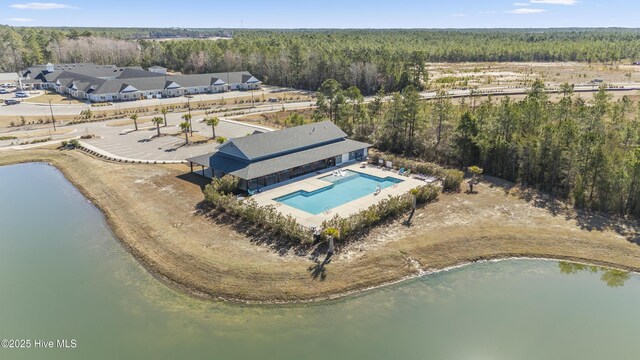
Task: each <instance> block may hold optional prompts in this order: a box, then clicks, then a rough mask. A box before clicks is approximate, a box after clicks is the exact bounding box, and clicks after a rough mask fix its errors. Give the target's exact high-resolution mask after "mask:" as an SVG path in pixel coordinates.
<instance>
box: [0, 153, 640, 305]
mask: <svg viewBox="0 0 640 360" xmlns="http://www.w3.org/2000/svg"><path fill="white" fill-rule="evenodd" d="M28 161H44V162H49V163H52V164H53V165H55V166H56V167H58V168H59V169H61V170H62V172H63V173H64V174H65V176H66V177H67V178H68V179H69V180H70V181H71V182H73V183H74V184H75V185H76V186H77V187H78V188H79V189H80V190H81V191H82V192H83V194H85V196H87V197H88V198H89V199H90V200H91V201H92V202H93V203H95V204H96V205H97V206H99V207H100V209H102V211H103V213H104V214H105V217H106V219H107V221H108V223H109V225H110V227H111V229H112V230H113V232H114V234H115V235H116V236H117V237H118V238H119V239H120V241H121V243H122V244H123V246H125V247H126V248H127V249H129V250H130V252H131V253H132V254H133V255H134V256H135V257H136V258H137V259H138V260H139V261H140V262H141V263H142V264H143V265H144V266H145V267H146V268H147V269H148V270H149V271H151V272H152V273H153V274H155V275H157V277H158V278H159V279H161V280H163V281H165V282H166V283H169V284H171V285H173V286H175V287H178V288H180V289H182V290H185V291H188V292H189V293H191V294H194V295H197V296H202V297H207V298H221V299H230V300H239V301H252V302H260V301H264V302H276V301H302V300H312V299H326V298H331V297H336V296H339V295H345V294H348V293H352V292H357V291H360V290H364V289H368V288H371V287H375V286H380V285H382V284H386V283H390V282H395V281H398V280H400V279H403V278H406V277H409V276H416V275H418V274H420V273H421V272H422V271H425V270H437V269H442V268H446V267H449V266H453V265H458V264H461V263H466V262H469V261H475V260H479V259H494V258H504V257H511V256H528V257H549V258H557V259H568V260H574V261H582V262H589V263H594V264H598V265H608V266H614V267H618V268H622V269H627V270H636V271H637V270H640V247H639V246H638V245H637V244H636V243H635V242H636V241H638V233H637V232H636V230H635V228H632V227H631V226H632V225H633V224H630V223H625V222H617V221H614V220H612V219H610V218H607V217H604V216H594V215H590V214H586V213H578V212H574V211H573V210H571V209H568V208H566V207H564V206H563V205H562V204H556V205H555V206H553V205H552V203H551V202H550V201H549V200H548V199H545V198H544V197H539V196H538V195H537V194H536V193H523V192H521V191H517V190H516V189H515V188H512V187H511V185H510V184H508V183H505V182H501V181H498V180H495V179H487V181H485V182H483V183H481V184H479V185H478V186H477V190H478V192H477V193H475V194H465V193H459V194H449V195H442V196H441V198H440V200H439V201H438V202H437V203H435V204H431V205H429V206H427V207H425V208H423V209H420V210H418V211H417V212H416V215H415V217H414V221H413V224H412V226H411V227H406V226H404V225H402V224H401V222H400V221H397V222H395V223H392V224H390V225H387V226H383V227H380V228H378V229H375V230H374V231H372V232H371V233H370V234H369V235H368V236H367V238H366V239H362V240H360V241H354V242H352V243H350V244H348V245H345V246H342V247H338V252H337V254H336V255H335V256H334V257H333V259H332V261H331V262H330V263H329V264H327V265H325V266H324V267H320V266H318V264H317V263H316V262H315V261H313V260H312V256H311V254H312V252H313V251H318V252H321V251H319V249H317V248H300V247H292V246H290V245H287V244H282V243H280V242H279V239H274V238H268V237H264V236H263V235H262V234H261V230H260V229H256V228H254V227H252V226H251V225H250V224H242V223H238V222H237V221H233V220H231V219H228V218H226V217H225V216H222V215H214V216H213V217H209V216H203V215H201V214H200V212H199V211H198V209H199V204H200V203H201V201H202V200H203V195H202V192H201V186H202V185H203V184H204V181H203V179H202V178H200V177H198V176H197V175H193V174H187V173H188V168H187V167H186V166H183V165H139V164H137V165H134V164H121V163H112V162H106V161H102V160H99V159H97V158H94V157H91V156H89V155H87V154H85V153H82V152H80V151H60V150H54V149H38V150H28V151H20V152H10V153H1V156H0V165H3V164H11V163H17V162H28ZM554 214H555V215H554ZM243 228H244V229H243ZM236 229H237V230H245V231H244V232H238V231H236ZM243 234H250V235H251V237H248V236H246V235H243ZM322 257H323V255H321V256H320V258H321V259H322Z"/></svg>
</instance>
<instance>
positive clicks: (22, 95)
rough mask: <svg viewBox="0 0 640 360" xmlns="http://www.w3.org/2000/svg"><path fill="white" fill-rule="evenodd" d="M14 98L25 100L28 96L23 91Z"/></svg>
mask: <svg viewBox="0 0 640 360" xmlns="http://www.w3.org/2000/svg"><path fill="white" fill-rule="evenodd" d="M16 97H17V98H26V97H29V95H28V94H27V93H26V92H24V91H18V92H17V93H16Z"/></svg>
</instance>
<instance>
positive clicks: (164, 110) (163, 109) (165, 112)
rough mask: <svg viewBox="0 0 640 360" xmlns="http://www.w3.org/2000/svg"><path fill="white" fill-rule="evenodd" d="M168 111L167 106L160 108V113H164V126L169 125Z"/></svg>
mask: <svg viewBox="0 0 640 360" xmlns="http://www.w3.org/2000/svg"><path fill="white" fill-rule="evenodd" d="M167 112H168V110H167V108H162V109H160V113H162V116H164V126H167Z"/></svg>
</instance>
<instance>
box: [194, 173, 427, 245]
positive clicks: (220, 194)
mask: <svg viewBox="0 0 640 360" xmlns="http://www.w3.org/2000/svg"><path fill="white" fill-rule="evenodd" d="M236 189H237V180H235V179H234V178H233V177H230V176H224V177H222V178H221V179H214V180H213V181H212V183H211V184H208V185H207V186H205V189H204V197H205V200H206V201H207V203H209V204H210V205H212V206H213V207H214V208H216V209H217V210H219V211H222V212H224V213H227V214H229V215H231V216H235V217H238V218H240V219H243V220H246V221H248V222H250V223H251V224H254V225H258V226H262V227H264V228H265V229H268V230H269V231H271V232H272V233H273V235H274V236H281V237H283V238H285V239H288V240H291V241H297V242H300V243H306V242H311V241H312V239H313V236H312V231H311V229H307V228H305V227H303V226H301V225H300V224H298V222H297V221H296V219H295V218H294V217H292V216H291V215H283V214H282V213H280V212H279V211H278V210H277V209H276V208H275V207H274V206H260V205H258V203H257V202H256V201H255V200H253V199H248V200H238V199H237V198H236V196H235V195H234V194H233V192H234V191H236ZM414 196H415V199H416V206H418V205H422V204H427V203H430V202H432V201H434V200H436V199H437V198H438V188H437V187H435V186H433V185H425V186H420V187H417V188H415V189H412V190H411V192H410V193H407V194H404V195H399V196H391V197H388V198H386V199H384V200H382V201H380V202H379V203H377V204H375V205H372V206H370V207H369V208H367V209H365V210H362V211H360V212H359V213H357V214H354V215H352V216H349V217H347V218H342V217H340V216H338V215H336V216H335V217H334V218H332V219H331V220H328V221H325V222H323V223H322V225H321V228H322V229H330V228H335V229H337V230H338V233H339V238H340V239H341V240H345V239H347V238H349V237H352V236H354V235H358V234H361V233H363V232H365V231H366V230H369V229H371V228H372V227H374V226H375V225H378V224H380V223H381V222H383V221H386V220H390V219H393V218H396V217H398V216H401V215H403V214H406V213H408V212H409V211H411V209H412V208H413V198H414Z"/></svg>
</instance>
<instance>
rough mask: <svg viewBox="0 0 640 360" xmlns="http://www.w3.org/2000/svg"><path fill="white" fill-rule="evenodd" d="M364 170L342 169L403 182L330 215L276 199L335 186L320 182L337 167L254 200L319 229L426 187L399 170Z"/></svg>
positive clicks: (369, 167) (355, 165)
mask: <svg viewBox="0 0 640 360" xmlns="http://www.w3.org/2000/svg"><path fill="white" fill-rule="evenodd" d="M361 166H362V165H360V163H351V164H349V165H345V166H340V167H339V168H340V169H342V170H351V171H356V172H360V173H363V174H368V175H373V176H377V177H380V178H385V177H391V178H395V179H400V180H402V182H401V183H398V184H396V185H394V186H390V187H388V188H385V189H382V191H381V192H380V193H379V194H378V195H373V194H370V195H365V196H363V197H361V198H359V199H356V200H353V201H350V202H348V203H345V204H342V205H340V206H337V207H335V208H333V209H331V210H329V211H326V212H323V213H320V214H317V215H314V214H311V213H308V212H306V211H302V210H300V209H296V208H294V207H291V206H288V205H285V204H283V203H280V202H278V201H275V200H274V199H276V198H278V197H280V196H284V195H287V194H290V193H293V192H296V191H299V190H304V191H309V192H311V191H314V190H318V189H320V188H323V187H326V186H329V185H331V183H330V182H328V181H325V180H320V178H321V177H323V176H327V174H331V172H332V171H333V170H335V169H336V168H335V167H333V168H329V169H325V170H323V171H320V172H317V173H313V174H309V175H306V176H302V177H299V178H295V179H291V180H288V181H286V182H283V183H280V184H276V185H274V186H273V187H267V188H263V189H262V192H260V193H258V194H255V195H253V196H252V197H251V198H252V199H254V200H255V201H256V202H257V203H258V204H259V205H261V206H269V205H270V206H275V207H276V208H277V209H278V211H280V212H281V213H282V214H284V215H291V216H293V217H294V218H295V219H296V220H297V221H298V223H299V224H301V225H303V226H307V227H315V226H318V225H320V224H322V222H323V221H325V220H329V219H331V218H333V217H334V216H336V215H339V216H341V217H347V216H350V215H353V214H355V213H357V212H359V211H362V210H364V209H366V208H368V207H370V206H371V205H374V204H376V203H378V202H380V201H381V200H383V199H386V198H387V197H389V196H397V195H402V194H406V193H407V192H409V190H411V189H413V188H415V187H418V186H421V185H426V183H425V181H423V180H418V179H414V178H413V177H412V176H402V175H399V174H398V172H397V171H396V170H383V169H379V168H377V167H374V166H372V165H367V166H366V167H364V168H363V167H361Z"/></svg>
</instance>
